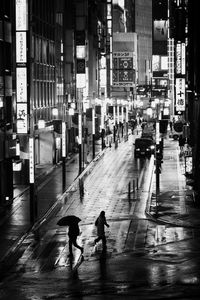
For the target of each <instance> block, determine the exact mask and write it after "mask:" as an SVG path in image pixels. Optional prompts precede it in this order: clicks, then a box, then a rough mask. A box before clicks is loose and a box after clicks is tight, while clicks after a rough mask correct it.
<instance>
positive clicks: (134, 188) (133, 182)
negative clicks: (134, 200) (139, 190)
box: [133, 179, 135, 194]
mask: <svg viewBox="0 0 200 300" xmlns="http://www.w3.org/2000/svg"><path fill="white" fill-rule="evenodd" d="M133 193H134V194H135V179H134V180H133Z"/></svg>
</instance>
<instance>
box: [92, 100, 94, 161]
mask: <svg viewBox="0 0 200 300" xmlns="http://www.w3.org/2000/svg"><path fill="white" fill-rule="evenodd" d="M92 156H93V159H94V158H95V106H94V105H93V107H92Z"/></svg>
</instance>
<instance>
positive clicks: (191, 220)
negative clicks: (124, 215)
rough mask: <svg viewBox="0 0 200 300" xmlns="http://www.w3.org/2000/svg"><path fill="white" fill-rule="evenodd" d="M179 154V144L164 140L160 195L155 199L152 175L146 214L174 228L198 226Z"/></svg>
mask: <svg viewBox="0 0 200 300" xmlns="http://www.w3.org/2000/svg"><path fill="white" fill-rule="evenodd" d="M179 153H180V150H179V145H178V141H174V140H173V139H170V138H167V139H165V140H164V152H163V163H162V167H161V174H160V192H159V194H158V195H157V197H156V182H155V174H154V176H153V181H152V197H151V201H150V204H149V207H147V211H146V212H147V214H148V215H149V216H151V217H152V218H153V219H154V220H157V221H158V222H164V223H167V224H172V225H174V226H183V227H200V219H199V214H200V209H199V208H197V207H195V203H194V200H193V190H192V187H191V186H189V185H187V179H186V176H185V175H184V173H185V165H184V163H185V162H184V157H180V156H179ZM156 198H157V199H156Z"/></svg>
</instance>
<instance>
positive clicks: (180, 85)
mask: <svg viewBox="0 0 200 300" xmlns="http://www.w3.org/2000/svg"><path fill="white" fill-rule="evenodd" d="M176 111H178V112H180V111H185V78H176Z"/></svg>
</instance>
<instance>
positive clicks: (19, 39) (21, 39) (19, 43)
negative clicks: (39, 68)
mask: <svg viewBox="0 0 200 300" xmlns="http://www.w3.org/2000/svg"><path fill="white" fill-rule="evenodd" d="M16 62H17V63H26V62H27V57H26V32H16Z"/></svg>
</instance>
